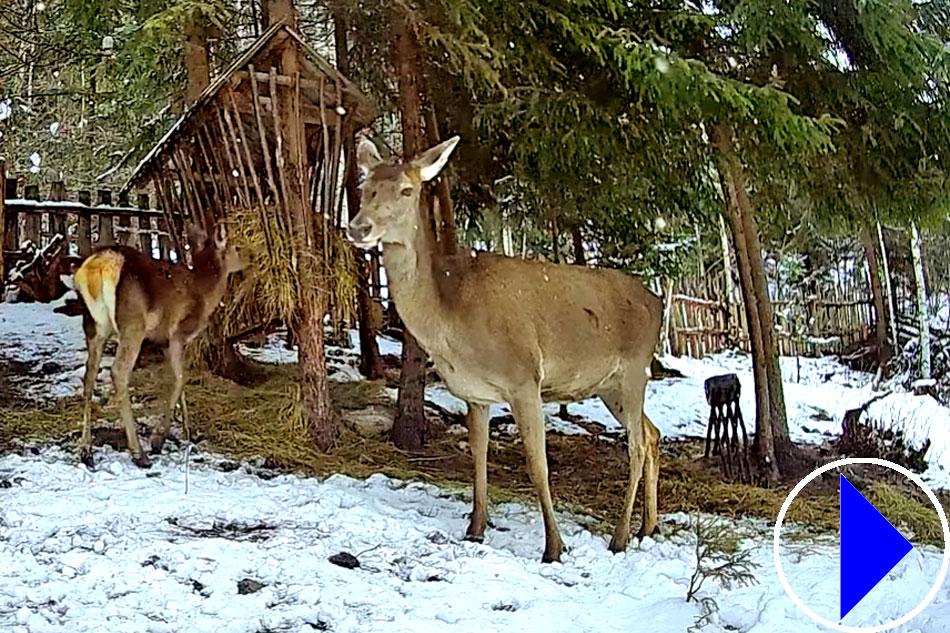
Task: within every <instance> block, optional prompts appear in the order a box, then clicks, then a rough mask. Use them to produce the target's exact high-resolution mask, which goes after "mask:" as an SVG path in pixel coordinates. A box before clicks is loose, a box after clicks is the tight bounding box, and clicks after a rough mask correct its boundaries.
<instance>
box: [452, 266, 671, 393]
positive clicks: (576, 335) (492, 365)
mask: <svg viewBox="0 0 950 633" xmlns="http://www.w3.org/2000/svg"><path fill="white" fill-rule="evenodd" d="M448 269H449V272H450V274H449V275H448V276H447V277H448V278H449V279H451V277H452V275H455V276H456V282H455V283H454V284H449V283H447V282H446V283H445V291H444V292H443V299H444V301H445V307H446V308H448V312H449V314H450V315H451V316H450V321H451V323H449V324H447V328H448V329H449V330H454V331H455V332H458V333H462V332H464V333H466V334H467V335H468V336H466V337H464V340H463V337H461V336H456V337H453V336H452V334H453V332H451V331H448V332H446V337H445V338H446V340H449V341H452V343H451V345H448V346H447V347H449V348H454V349H448V350H446V356H447V357H455V361H456V362H457V363H458V364H462V363H465V362H471V363H474V364H475V365H476V367H475V369H474V371H475V372H481V373H492V372H507V373H508V374H510V375H506V376H505V377H504V380H506V381H515V382H517V381H518V380H521V379H524V380H528V379H532V378H533V377H532V376H527V375H523V376H519V375H517V374H518V372H528V371H539V372H540V374H539V375H538V376H535V377H534V378H538V379H540V380H541V383H542V390H543V391H544V392H545V393H546V395H547V396H549V397H552V398H556V397H561V396H564V397H571V396H577V395H579V394H581V393H589V392H593V391H596V389H597V388H598V387H599V386H600V385H601V383H602V382H603V381H605V380H609V379H610V377H611V376H613V375H614V374H616V373H617V372H619V371H622V370H623V369H624V368H625V367H627V366H631V365H637V364H639V363H640V362H642V361H643V360H644V359H646V360H647V362H648V359H649V357H650V355H651V354H652V353H653V350H654V348H655V347H656V344H657V340H658V337H659V329H660V320H661V313H662V303H661V301H660V299H659V298H658V297H656V296H655V295H654V294H652V293H651V292H649V291H648V290H647V289H646V288H645V287H644V286H643V283H642V282H641V281H640V280H639V279H637V278H634V277H631V276H629V275H625V274H623V273H621V272H619V271H611V270H596V269H591V268H586V267H583V266H570V265H565V264H552V263H547V262H533V261H524V260H520V259H515V258H508V257H501V256H496V255H491V254H479V255H478V256H477V257H474V258H457V259H456V260H455V262H454V265H452V266H449V267H448ZM447 360H450V362H451V358H447Z"/></svg>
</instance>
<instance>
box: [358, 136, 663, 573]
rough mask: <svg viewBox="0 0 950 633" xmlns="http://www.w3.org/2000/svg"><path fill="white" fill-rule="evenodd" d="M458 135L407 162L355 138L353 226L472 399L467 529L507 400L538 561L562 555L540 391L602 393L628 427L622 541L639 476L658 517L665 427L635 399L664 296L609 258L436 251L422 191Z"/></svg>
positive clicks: (409, 317) (652, 524)
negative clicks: (359, 181) (358, 190)
mask: <svg viewBox="0 0 950 633" xmlns="http://www.w3.org/2000/svg"><path fill="white" fill-rule="evenodd" d="M458 140H459V139H458V137H457V136H456V137H453V138H451V139H449V140H448V141H446V142H444V143H442V144H441V145H438V146H436V147H434V148H432V149H430V150H428V151H427V152H425V153H423V154H421V155H420V156H419V157H417V158H416V159H414V160H412V161H410V162H408V163H405V164H387V163H383V162H382V161H381V159H380V157H379V154H378V152H377V151H376V147H375V146H374V145H373V144H372V143H370V142H364V143H363V144H361V146H360V151H359V159H360V165H361V167H362V168H363V170H364V172H366V175H367V178H366V182H365V184H364V186H363V193H362V203H361V211H360V213H359V214H358V215H357V216H356V217H355V218H354V219H353V221H352V222H351V223H350V226H349V235H350V239H352V240H353V241H354V242H356V244H357V245H358V246H361V247H363V248H374V247H376V246H377V245H378V244H382V245H383V264H384V266H385V267H386V273H387V276H388V278H389V288H390V292H391V293H392V298H393V301H395V304H396V309H397V311H398V312H399V316H400V317H401V318H402V320H403V322H404V323H405V324H406V328H408V330H409V332H411V333H412V335H413V336H415V337H416V338H417V339H418V340H419V343H420V344H421V345H422V347H423V349H425V350H426V352H428V354H429V355H430V356H431V357H432V360H433V362H434V363H435V366H436V369H437V370H438V372H439V375H440V376H441V377H442V379H443V380H444V381H445V383H446V385H447V386H448V388H449V390H450V391H451V392H452V393H454V394H455V395H456V396H458V397H460V398H462V399H464V400H465V401H466V402H467V403H468V416H467V419H466V421H467V424H468V428H469V440H470V444H471V447H472V456H473V459H474V462H475V481H474V507H473V510H472V515H471V522H470V524H469V527H468V537H469V538H471V539H474V540H481V539H482V538H483V536H484V532H485V526H486V524H487V521H488V514H487V509H486V505H487V486H488V475H487V459H488V407H489V405H490V404H491V403H493V402H508V403H510V405H511V408H512V412H513V413H514V417H515V421H516V422H517V424H518V428H519V430H520V432H521V437H522V439H523V440H524V446H525V453H526V455H527V462H528V475H529V476H530V478H531V482H532V484H533V485H534V488H535V491H536V492H537V495H538V498H539V499H540V502H541V511H542V515H543V517H544V531H545V547H544V556H543V558H542V560H543V561H545V562H550V561H556V560H559V559H560V556H561V548H562V544H561V537H560V534H559V532H558V528H557V524H556V522H555V518H554V506H553V504H552V501H551V492H550V490H549V487H548V466H547V457H546V455H545V428H544V416H543V414H542V411H541V403H542V401H543V400H553V401H570V400H579V399H584V398H588V397H591V396H593V395H595V394H596V395H599V396H600V398H601V399H602V400H603V401H604V403H605V404H606V405H607V407H608V408H609V409H610V411H611V412H612V413H613V415H614V416H615V417H616V418H617V419H618V420H619V421H621V422H622V423H623V425H624V427H625V428H626V431H627V443H628V446H629V460H630V473H629V481H628V485H627V493H626V498H625V500H624V505H623V511H622V513H621V516H620V521H619V522H618V523H617V526H616V529H615V531H614V534H613V539H612V540H611V542H610V549H611V550H612V551H614V552H619V551H622V550H624V549H625V548H626V546H627V543H628V540H629V532H630V515H631V513H632V511H633V503H634V498H635V497H636V491H637V483H638V481H639V480H640V477H641V475H643V476H644V490H645V494H644V500H645V501H644V511H643V523H642V525H641V528H640V530H641V533H642V534H651V533H652V532H653V531H654V530H655V528H656V521H657V514H656V512H657V510H656V495H657V478H658V476H659V433H658V432H657V430H656V427H654V426H653V424H652V423H651V422H650V420H648V419H647V418H646V416H645V415H644V414H643V398H644V392H645V389H646V383H647V379H648V377H649V365H650V360H651V359H652V357H653V352H654V349H655V347H656V344H657V342H658V339H659V332H660V314H661V311H662V305H661V302H660V300H659V299H658V298H657V297H655V296H654V295H653V294H651V293H650V292H648V291H647V290H646V289H645V288H644V287H643V284H642V283H641V282H640V281H639V280H636V279H634V278H632V277H628V276H627V275H624V274H622V273H620V272H617V271H610V270H593V269H589V268H584V267H580V266H567V265H560V264H550V263H542V262H532V261H524V260H520V259H513V258H508V257H500V256H496V255H491V254H487V253H479V254H478V255H477V256H476V255H474V254H472V255H471V256H469V254H468V253H465V254H463V255H461V256H453V257H444V256H442V255H440V252H439V249H438V248H437V247H436V244H434V240H433V236H432V235H431V234H430V233H431V232H430V230H428V229H427V228H426V227H428V226H429V220H428V218H427V213H426V206H425V205H424V204H423V198H422V196H421V194H422V188H423V184H424V183H426V182H428V181H430V180H432V179H433V178H435V177H436V176H437V175H438V174H439V172H440V171H441V170H442V168H443V167H444V166H445V164H446V162H447V161H448V158H449V155H450V154H451V152H452V150H453V149H454V148H455V145H456V143H457V142H458ZM644 465H645V466H646V470H645V471H644ZM606 476H611V475H606Z"/></svg>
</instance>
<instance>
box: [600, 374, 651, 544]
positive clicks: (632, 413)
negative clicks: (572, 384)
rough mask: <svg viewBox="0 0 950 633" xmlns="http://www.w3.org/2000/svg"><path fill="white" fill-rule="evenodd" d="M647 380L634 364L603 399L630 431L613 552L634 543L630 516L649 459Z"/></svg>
mask: <svg viewBox="0 0 950 633" xmlns="http://www.w3.org/2000/svg"><path fill="white" fill-rule="evenodd" d="M646 382H647V376H646V373H645V372H644V371H643V370H642V369H640V370H639V371H637V370H636V368H635V367H632V368H631V369H630V370H629V371H627V372H626V373H625V375H624V376H622V377H621V378H620V381H619V384H618V385H616V386H614V387H612V388H610V389H607V390H605V391H603V392H602V393H601V394H600V398H601V400H603V401H604V404H606V405H607V408H608V409H610V412H611V413H612V414H613V415H614V417H615V418H617V420H618V421H619V422H620V423H621V424H623V426H624V428H625V429H626V431H627V454H628V455H629V461H630V473H629V479H628V481H627V493H626V495H625V496H624V501H623V509H622V510H621V512H620V519H619V520H618V521H617V526H616V527H615V528H614V534H613V537H612V538H611V539H610V551H612V552H622V551H624V550H626V549H627V544H628V543H629V542H630V517H631V515H632V514H633V503H634V501H635V500H636V498H637V485H638V484H639V482H640V478H641V477H642V476H643V465H644V462H645V461H646V459H647V455H646V453H647V449H646V446H645V445H644V430H643V426H644V421H643V397H644V392H645V391H646Z"/></svg>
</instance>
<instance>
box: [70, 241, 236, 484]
mask: <svg viewBox="0 0 950 633" xmlns="http://www.w3.org/2000/svg"><path fill="white" fill-rule="evenodd" d="M190 233H191V243H192V244H195V245H196V250H195V252H194V253H193V254H192V261H193V263H194V265H193V268H191V269H189V268H187V267H186V266H185V265H184V264H180V263H179V264H170V263H167V262H159V261H155V260H153V259H151V258H150V257H149V256H148V255H145V254H143V253H141V252H139V251H137V250H135V249H133V248H130V247H127V246H109V247H106V248H103V249H100V250H99V251H97V252H95V253H93V254H92V255H90V256H89V257H88V258H87V259H86V260H85V261H84V262H83V264H82V266H80V267H79V270H78V271H76V275H75V280H74V284H75V287H76V290H77V291H78V293H79V296H80V297H81V299H82V303H83V308H84V309H83V330H84V332H85V334H86V346H87V349H88V353H89V357H88V359H87V361H86V373H85V377H84V379H83V429H82V438H81V439H80V444H79V448H80V458H81V459H82V461H83V463H85V464H87V465H88V466H90V467H91V466H92V465H93V457H92V435H91V413H92V391H93V388H94V387H95V384H96V375H97V374H98V372H99V362H100V360H101V358H102V349H103V347H104V345H105V342H106V340H108V339H109V338H110V337H111V336H113V335H114V336H116V337H117V338H118V348H117V350H116V355H115V360H114V362H113V364H112V384H113V387H114V389H115V394H114V396H115V398H116V399H117V401H118V403H119V407H120V413H121V417H122V424H123V426H124V427H125V433H126V439H127V441H128V446H129V451H130V452H131V453H132V457H133V461H134V462H135V463H136V465H138V466H140V467H143V468H147V467H148V466H149V465H150V463H149V459H148V457H147V456H146V455H145V454H144V452H143V451H142V447H141V444H140V443H139V439H138V433H137V431H136V428H135V417H134V416H133V414H132V404H131V401H130V398H129V378H130V375H131V373H132V369H133V367H134V366H135V362H136V360H137V359H138V356H139V352H140V350H141V347H142V343H143V342H144V341H146V340H149V341H153V342H156V343H161V344H164V345H165V346H166V357H167V359H168V364H169V367H170V369H171V372H172V376H173V386H172V390H171V394H170V396H169V399H168V401H167V408H166V410H165V412H164V416H163V418H162V422H161V425H160V426H159V428H158V429H156V430H154V431H153V433H152V436H151V441H150V444H151V449H152V453H153V454H157V453H160V452H161V449H162V446H163V444H164V441H165V438H166V437H167V435H168V430H169V428H170V426H171V419H172V412H173V411H174V408H175V405H176V404H177V403H178V400H179V399H180V398H181V391H182V386H183V384H184V360H185V359H184V347H185V344H186V343H188V342H189V341H191V340H192V339H194V338H195V337H196V336H197V335H198V334H199V333H200V332H201V331H202V330H203V329H204V328H205V326H206V325H207V324H208V319H209V318H210V317H211V314H212V313H213V312H214V309H215V308H216V307H217V306H218V304H219V303H220V302H221V299H222V297H223V296H224V293H225V290H226V288H227V282H228V276H229V275H230V274H231V273H234V272H237V271H239V270H241V269H242V268H244V262H243V261H242V260H241V257H240V256H239V255H238V253H237V251H236V249H235V248H234V247H233V246H230V245H229V244H228V234H227V229H226V227H225V226H224V225H223V224H219V225H217V226H216V227H215V230H214V238H213V239H212V240H208V238H207V235H206V234H204V232H203V231H201V230H200V229H198V228H196V227H191V229H190Z"/></svg>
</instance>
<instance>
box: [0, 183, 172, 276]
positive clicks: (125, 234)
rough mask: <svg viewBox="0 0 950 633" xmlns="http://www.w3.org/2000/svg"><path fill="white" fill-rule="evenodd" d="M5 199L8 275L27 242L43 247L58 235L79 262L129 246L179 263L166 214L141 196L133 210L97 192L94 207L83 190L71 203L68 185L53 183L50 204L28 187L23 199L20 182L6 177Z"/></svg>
mask: <svg viewBox="0 0 950 633" xmlns="http://www.w3.org/2000/svg"><path fill="white" fill-rule="evenodd" d="M4 194H5V195H4V198H5V200H3V201H2V202H3V204H2V205H0V209H3V214H2V215H3V240H2V241H3V260H4V266H3V269H4V270H7V271H8V270H10V267H11V264H14V263H16V262H17V261H18V260H19V259H21V257H22V254H23V249H22V246H23V245H24V244H25V243H26V242H31V243H32V244H33V245H35V246H36V247H37V248H42V247H44V246H46V245H47V244H49V243H50V241H51V240H52V239H53V238H54V237H55V236H56V235H62V236H63V238H64V239H65V240H66V241H67V242H68V243H69V245H70V248H69V250H68V252H70V253H76V254H78V255H79V256H81V257H85V256H86V255H88V254H89V253H91V252H92V251H93V249H94V248H96V247H99V246H109V245H112V244H125V245H128V246H133V247H135V248H138V249H140V250H141V251H142V252H144V253H147V254H149V255H151V256H152V257H155V258H158V259H164V260H169V259H174V258H177V254H175V255H174V256H173V253H175V251H176V249H175V246H174V243H173V241H172V237H171V235H170V234H169V232H168V219H167V217H166V214H165V213H164V212H162V211H159V210H155V209H152V208H151V205H150V203H149V197H148V196H147V195H145V194H141V195H139V196H138V198H137V200H136V204H135V206H133V205H132V204H130V201H129V199H128V196H119V198H118V200H117V201H116V202H115V203H113V200H112V192H111V191H110V190H108V189H100V190H99V191H97V192H96V199H95V202H93V198H92V192H90V191H79V192H77V194H76V196H75V199H72V200H71V199H69V197H68V196H67V193H66V187H65V185H64V184H63V183H62V182H54V183H53V184H52V185H51V187H50V190H49V192H48V196H47V198H46V200H41V199H40V189H39V187H38V186H36V185H27V186H26V187H25V188H24V190H23V192H22V195H21V194H20V191H19V181H18V180H17V179H16V178H6V182H5V188H4Z"/></svg>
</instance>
